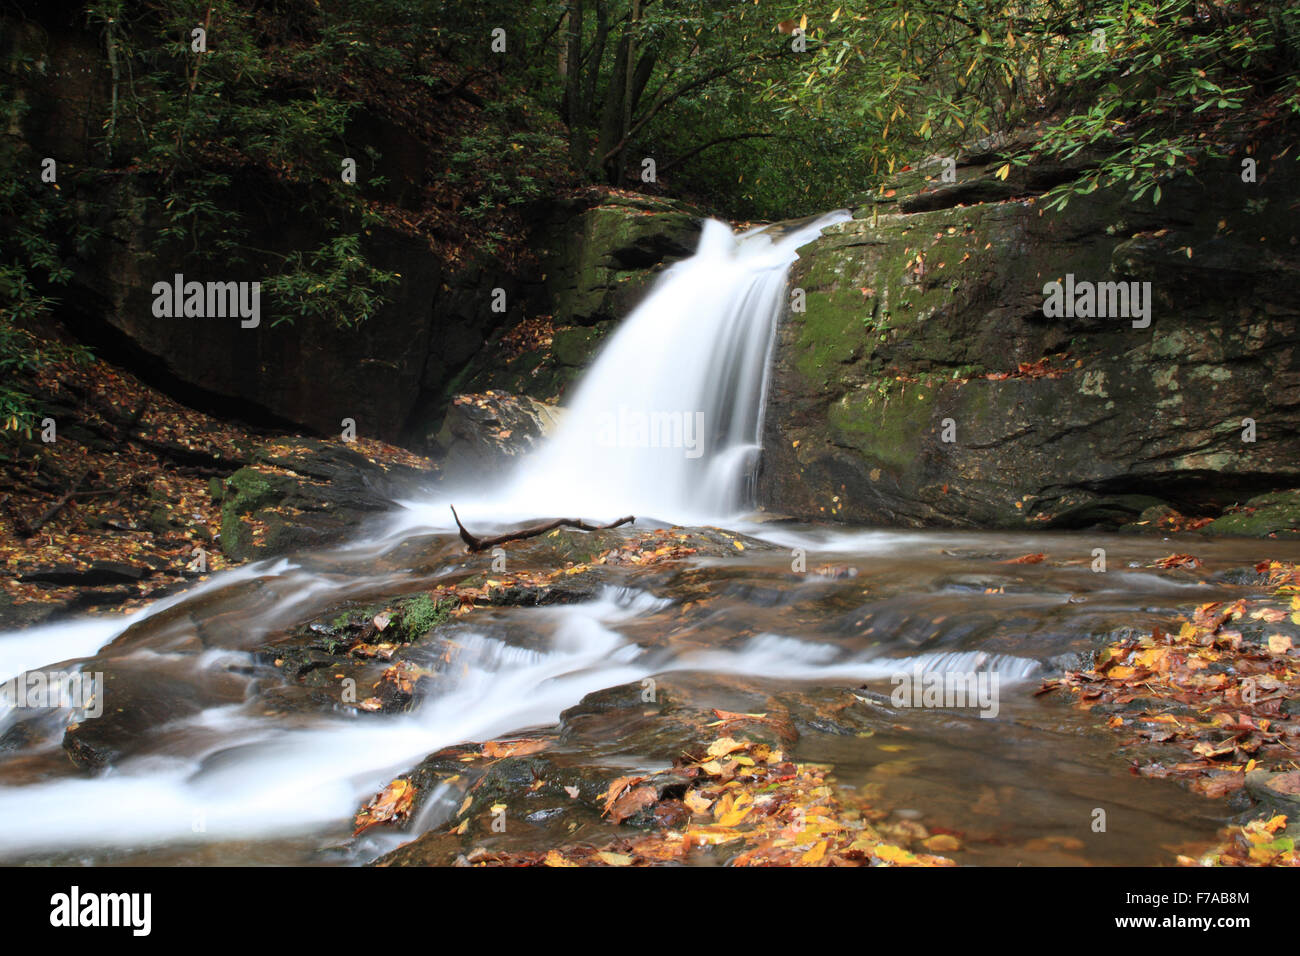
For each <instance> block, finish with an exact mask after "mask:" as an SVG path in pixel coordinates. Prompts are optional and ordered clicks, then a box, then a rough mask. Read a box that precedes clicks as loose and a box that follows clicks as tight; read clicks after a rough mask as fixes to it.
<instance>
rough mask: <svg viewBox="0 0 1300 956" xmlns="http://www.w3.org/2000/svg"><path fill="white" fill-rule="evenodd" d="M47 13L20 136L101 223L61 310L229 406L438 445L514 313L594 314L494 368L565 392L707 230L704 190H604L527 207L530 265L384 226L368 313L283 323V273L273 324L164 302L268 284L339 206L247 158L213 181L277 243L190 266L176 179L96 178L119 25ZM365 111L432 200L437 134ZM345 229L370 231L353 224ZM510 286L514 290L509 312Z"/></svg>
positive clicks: (5, 28)
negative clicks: (172, 287) (175, 219)
mask: <svg viewBox="0 0 1300 956" xmlns="http://www.w3.org/2000/svg"><path fill="white" fill-rule="evenodd" d="M44 13H45V14H48V16H45V17H44V19H43V20H42V21H39V22H38V21H35V20H21V19H19V18H17V17H13V16H0V69H6V70H10V71H12V72H13V73H14V74H15V75H16V76H19V77H20V79H21V81H20V83H19V85H18V91H19V93H20V94H21V97H20V98H21V99H22V100H23V102H24V103H25V105H26V106H27V107H29V111H28V112H26V113H25V114H20V112H19V111H16V110H15V111H9V112H6V119H7V121H8V123H9V128H8V129H7V130H6V131H5V132H6V134H12V135H14V136H16V137H17V138H18V141H19V143H20V144H21V148H22V149H23V150H24V151H25V153H26V154H27V155H28V156H29V158H30V165H31V168H32V169H38V168H39V161H40V159H41V158H42V157H47V156H48V157H53V158H55V159H57V160H58V162H59V164H60V166H59V169H60V182H61V183H63V184H65V185H63V187H62V188H63V189H64V195H65V196H67V197H69V199H70V201H73V202H75V203H76V204H77V209H78V216H79V217H80V218H81V219H82V220H83V221H84V222H85V223H86V224H87V225H89V226H92V227H94V229H95V230H97V235H96V237H95V238H94V239H93V240H91V241H88V242H86V243H84V244H80V245H77V246H75V247H74V246H73V244H72V243H71V242H69V243H68V248H67V249H66V250H65V255H66V261H67V264H68V265H69V266H70V267H71V268H72V270H73V272H74V276H73V279H72V281H71V283H70V284H69V285H68V286H66V287H60V288H58V289H55V290H53V294H54V295H56V296H57V297H58V299H59V301H60V311H59V314H60V317H61V318H62V319H64V320H65V322H66V324H67V325H68V327H69V328H70V329H72V330H73V331H74V332H75V333H76V334H77V335H78V336H79V337H80V338H82V339H83V340H85V341H87V342H89V343H90V344H92V345H93V346H94V347H95V348H96V349H97V351H98V352H99V354H101V355H102V356H104V357H106V358H108V359H110V360H113V361H115V362H116V363H118V364H121V365H125V366H126V367H128V368H129V369H130V370H132V371H133V372H135V373H136V374H138V375H140V377H141V378H143V379H145V380H146V381H148V382H149V383H150V384H151V385H154V386H155V387H158V388H160V389H162V390H164V391H166V392H169V393H171V394H173V395H174V396H175V397H177V398H179V399H181V400H182V401H185V402H187V403H189V404H191V405H194V406H196V407H200V408H203V409H204V410H207V411H211V412H212V413H214V414H217V415H221V416H224V417H236V416H237V417H242V418H245V419H248V420H251V421H254V422H266V423H272V424H276V425H279V426H293V427H298V428H305V429H308V430H311V431H314V432H317V433H319V434H323V435H337V434H339V433H340V432H341V431H342V429H343V427H344V426H343V420H344V419H351V420H352V422H353V423H354V424H355V428H356V431H357V433H358V434H361V435H366V436H371V437H376V438H381V439H384V440H386V441H390V442H400V443H403V444H406V445H408V446H410V447H414V448H417V449H421V450H424V449H428V448H430V447H431V442H432V441H433V440H434V439H435V437H436V436H437V434H438V433H439V431H440V424H441V421H442V418H443V415H444V414H445V412H446V411H447V409H448V406H449V403H450V401H451V398H452V396H453V395H455V394H456V393H457V392H460V391H463V390H464V388H465V386H466V385H467V384H469V382H470V380H471V379H473V378H474V377H475V376H478V377H480V378H483V377H484V376H485V375H486V373H488V372H492V371H495V370H498V369H501V368H502V367H503V366H505V365H506V359H505V357H504V356H503V355H502V354H501V352H500V351H499V350H498V346H499V344H500V339H501V336H502V335H503V334H504V333H505V332H506V331H507V330H509V329H511V328H514V327H515V326H517V325H518V324H519V323H520V322H521V321H524V320H526V319H528V318H530V317H537V316H543V317H545V318H547V319H550V318H551V317H552V316H553V317H554V320H555V322H556V324H557V326H570V327H573V329H576V330H577V332H578V334H571V335H569V336H568V339H567V341H564V340H562V341H561V342H560V346H561V347H560V349H559V351H560V358H557V359H555V360H551V358H550V357H549V355H546V356H543V355H530V356H525V357H524V360H523V361H522V362H517V363H515V364H514V365H512V366H511V367H510V368H508V369H505V370H504V372H503V373H502V375H501V376H499V378H500V381H492V382H487V381H485V382H481V383H479V384H482V385H483V386H484V387H490V386H493V385H495V386H496V387H506V388H509V389H511V390H513V391H521V392H522V391H530V392H533V393H534V394H536V393H544V394H542V395H541V397H553V396H554V395H555V394H556V393H558V391H559V390H560V388H561V387H562V386H563V384H564V383H565V382H567V381H568V380H570V379H571V378H572V377H573V376H574V375H576V374H577V371H578V369H579V367H580V366H582V365H583V364H585V362H586V360H587V359H588V357H589V356H590V353H591V351H592V349H594V348H595V345H596V343H597V341H598V340H599V337H600V335H601V334H602V333H603V331H604V330H605V329H606V328H607V327H608V326H609V325H611V324H612V323H613V320H614V319H615V318H616V317H617V316H621V315H622V314H624V313H625V312H626V311H627V309H629V308H630V307H631V305H632V304H633V303H634V301H635V299H636V296H637V295H638V293H639V291H640V290H641V289H642V288H644V286H645V284H646V282H648V281H649V278H650V276H651V275H653V274H654V272H655V271H657V269H658V268H660V267H661V266H662V265H663V264H664V263H666V262H668V261H672V260H673V259H674V258H680V257H681V256H684V255H688V254H689V253H690V252H691V251H692V249H693V247H694V239H695V236H696V235H697V234H698V231H699V224H698V221H697V215H696V214H695V213H694V212H693V211H691V210H689V209H688V208H687V207H685V206H683V205H681V204H678V203H673V202H671V201H668V200H657V199H651V198H648V197H637V196H634V195H631V194H619V195H603V194H600V193H598V192H597V191H595V190H589V191H588V192H587V193H586V194H584V195H582V196H578V197H573V198H569V199H564V200H559V201H553V202H550V201H548V202H546V203H543V204H539V205H538V206H537V207H535V208H533V209H531V210H530V211H529V213H528V216H527V218H528V220H529V223H530V225H531V227H532V231H533V235H532V236H530V237H529V239H528V245H529V247H530V248H532V249H534V250H536V251H537V252H538V255H537V256H536V258H535V261H532V262H529V263H523V264H521V265H508V264H507V263H505V262H503V261H501V260H500V259H499V258H498V257H496V256H495V255H489V254H486V253H482V252H479V251H476V250H474V249H468V248H467V249H465V250H463V255H461V256H460V257H459V259H458V261H456V262H449V261H446V260H444V258H443V256H442V255H440V254H438V253H435V252H434V251H433V250H431V249H430V248H429V245H428V242H427V241H426V240H424V239H422V238H418V237H415V236H412V235H409V234H407V233H406V232H404V231H399V230H398V229H396V228H383V227H372V228H369V229H367V230H366V231H365V232H364V238H363V240H362V246H363V249H362V251H363V252H364V254H365V255H366V257H367V258H368V259H369V261H370V263H371V264H372V265H373V266H374V267H375V268H377V269H380V270H384V271H387V272H396V273H398V274H399V275H400V276H401V278H400V280H399V281H398V282H397V283H396V284H394V285H392V286H388V287H386V288H385V289H384V290H383V291H384V293H385V295H386V296H387V297H388V299H389V301H388V303H387V304H386V305H385V306H383V307H382V308H381V309H379V310H378V311H377V313H376V314H375V315H373V316H372V317H371V318H370V319H368V320H367V321H365V322H362V323H360V324H359V325H355V326H353V323H352V322H351V321H350V320H351V319H352V318H354V317H352V316H339V317H337V318H339V319H341V321H337V322H336V321H335V318H336V317H334V316H325V317H316V316H312V317H302V316H300V317H297V318H296V319H295V320H294V321H292V322H281V323H280V324H273V323H272V321H271V320H270V316H269V313H271V312H272V311H273V307H274V302H273V301H272V299H271V297H270V295H269V293H268V291H267V290H266V289H263V291H262V297H261V302H262V313H263V317H262V322H261V324H260V325H259V326H257V327H255V328H243V327H241V324H240V321H239V319H237V318H225V319H221V318H193V317H191V318H184V317H179V318H178V317H159V316H156V315H155V314H154V310H153V305H154V295H153V291H152V289H153V285H154V283H156V282H159V281H166V282H171V281H172V278H173V276H174V275H175V274H177V273H181V274H183V275H184V276H185V279H186V280H187V281H194V280H197V281H201V282H206V281H220V282H229V281H249V282H252V281H265V280H266V278H267V276H268V275H271V274H274V272H276V271H278V270H279V268H280V265H279V259H280V257H282V256H284V255H287V254H290V253H293V252H295V251H303V252H305V253H308V254H310V253H311V251H312V250H316V249H318V248H319V247H320V246H321V245H322V244H323V243H325V242H326V241H328V240H330V239H331V238H332V237H333V234H334V231H333V229H332V228H331V226H330V225H329V223H328V220H329V219H330V218H331V215H332V214H327V212H326V211H325V210H323V209H322V204H321V202H320V201H321V199H322V197H321V196H319V195H315V194H314V193H313V192H312V191H311V190H309V189H307V188H305V187H301V186H286V185H285V184H283V183H281V182H279V181H277V180H275V179H273V178H272V177H270V176H268V175H266V174H264V173H259V172H257V171H254V170H239V171H238V174H237V175H236V176H235V179H234V182H233V185H232V187H231V188H230V189H229V190H227V191H225V192H224V193H221V194H219V195H214V196H211V197H209V198H211V199H212V201H213V202H214V203H215V204H216V205H217V206H218V207H219V208H221V209H223V210H226V211H230V212H235V211H237V212H239V213H240V220H241V224H242V226H243V227H244V228H246V229H247V235H246V236H245V240H246V243H245V244H246V245H247V246H248V247H249V248H253V249H259V250H265V251H266V258H265V260H264V261H260V262H251V261H250V262H248V263H243V264H237V263H223V262H221V261H219V260H218V261H217V262H216V264H215V265H213V266H209V267H203V268H199V267H197V266H194V265H188V266H187V265H186V263H187V262H189V263H193V262H194V260H193V259H192V258H188V257H187V256H188V254H189V253H192V252H193V251H194V250H192V249H190V248H188V246H187V247H186V248H173V247H169V246H168V245H167V244H166V243H162V242H160V241H159V236H160V234H161V231H162V229H163V227H164V226H165V225H166V223H165V222H163V221H161V219H160V217H159V214H158V212H157V206H158V201H157V200H159V199H164V198H166V195H167V193H166V190H167V187H166V184H164V183H161V182H158V181H156V180H154V179H151V178H150V177H147V176H143V175H140V174H138V173H136V172H134V171H131V170H124V171H115V172H114V174H113V175H111V176H109V175H101V176H97V177H93V181H87V179H86V177H79V176H78V173H79V171H84V170H85V169H87V168H91V167H93V166H94V165H95V164H96V163H98V162H102V159H103V157H102V145H101V143H100V135H101V130H100V124H101V121H102V117H103V116H104V115H107V110H108V107H107V105H106V104H107V103H108V102H109V98H110V95H111V89H112V79H111V72H110V69H109V66H108V63H107V60H106V57H105V55H104V52H103V48H102V38H101V37H99V36H98V35H97V34H96V33H94V32H92V31H90V30H87V29H86V28H85V17H84V13H83V12H80V11H79V8H78V7H77V6H76V5H69V4H57V5H55V6H54V7H51V8H49V9H48V10H46V11H44ZM43 15H44V14H43ZM356 124H357V126H356V128H355V129H353V130H351V131H350V136H349V138H350V139H352V140H353V141H355V142H364V143H368V144H379V145H380V146H382V147H384V148H385V149H386V150H387V151H388V152H389V153H391V154H392V156H391V158H389V159H386V160H385V163H386V165H385V166H384V167H383V168H382V171H383V172H384V173H385V174H386V175H388V176H389V178H390V187H389V190H388V191H389V193H390V197H389V198H391V199H393V200H398V199H402V198H404V197H405V198H406V199H408V200H410V201H411V202H412V203H417V202H420V201H422V200H420V195H421V194H420V187H421V186H422V185H423V184H424V183H425V181H426V179H427V178H428V177H429V176H433V175H436V171H431V170H429V169H426V164H427V163H426V161H425V160H418V161H417V160H416V159H415V157H417V156H423V151H422V150H420V149H418V148H417V147H418V145H419V144H418V143H416V142H414V141H412V140H411V139H410V134H409V133H408V132H407V131H404V130H403V129H401V128H399V127H398V126H397V125H396V124H395V123H394V122H390V121H388V120H386V119H384V118H382V117H380V116H377V115H373V114H370V113H365V112H362V113H359V114H358V116H357V118H356ZM127 126H128V124H125V123H124V124H123V129H124V130H125V132H123V134H122V135H124V136H126V135H129V133H130V130H129V129H127ZM417 211H418V210H417ZM344 231H357V230H347V229H346V223H345V229H344ZM497 290H501V291H503V292H504V293H505V304H506V308H505V310H504V311H501V310H500V309H499V308H498V305H499V301H500V300H499V297H498V294H497ZM544 362H545V363H546V368H545V369H542V370H541V371H540V372H539V366H541V365H542V364H543V363H544Z"/></svg>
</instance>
